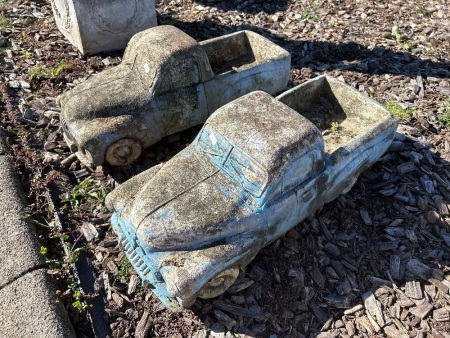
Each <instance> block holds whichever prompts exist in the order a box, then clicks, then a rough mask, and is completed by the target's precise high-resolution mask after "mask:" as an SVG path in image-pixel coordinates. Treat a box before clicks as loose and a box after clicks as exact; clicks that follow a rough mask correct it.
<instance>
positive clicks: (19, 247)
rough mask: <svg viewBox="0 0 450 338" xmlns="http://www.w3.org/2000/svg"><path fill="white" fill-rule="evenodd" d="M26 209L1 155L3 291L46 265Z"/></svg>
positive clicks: (0, 261) (0, 281)
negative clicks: (25, 212)
mask: <svg viewBox="0 0 450 338" xmlns="http://www.w3.org/2000/svg"><path fill="white" fill-rule="evenodd" d="M25 205H26V204H25V202H24V196H23V193H22V191H21V187H20V186H19V185H18V182H17V179H16V174H15V172H14V171H13V169H12V164H11V160H10V158H9V156H5V155H0V218H1V219H2V222H0V241H1V245H0V288H2V287H3V286H5V285H7V284H8V283H10V282H12V281H14V280H15V279H17V278H18V277H20V276H21V275H23V274H24V273H26V272H28V271H30V270H32V269H36V268H37V267H39V266H42V264H43V263H44V262H43V259H42V257H41V256H40V255H39V252H38V243H37V241H36V238H35V235H34V228H33V227H32V226H31V225H30V224H29V223H28V222H26V221H25V220H23V219H21V216H22V217H23V214H24V206H25Z"/></svg>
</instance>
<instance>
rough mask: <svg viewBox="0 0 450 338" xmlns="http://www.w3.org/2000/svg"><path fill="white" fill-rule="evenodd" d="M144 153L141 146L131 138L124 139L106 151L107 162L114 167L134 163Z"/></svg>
mask: <svg viewBox="0 0 450 338" xmlns="http://www.w3.org/2000/svg"><path fill="white" fill-rule="evenodd" d="M141 152H142V146H141V144H140V143H139V142H138V141H136V140H133V139H131V138H122V139H120V140H118V141H116V142H114V143H113V144H111V145H110V146H109V147H108V149H106V153H105V160H106V162H108V163H109V164H111V165H113V166H123V165H128V164H130V163H133V162H134V161H135V160H136V159H137V158H138V157H139V156H140V155H141Z"/></svg>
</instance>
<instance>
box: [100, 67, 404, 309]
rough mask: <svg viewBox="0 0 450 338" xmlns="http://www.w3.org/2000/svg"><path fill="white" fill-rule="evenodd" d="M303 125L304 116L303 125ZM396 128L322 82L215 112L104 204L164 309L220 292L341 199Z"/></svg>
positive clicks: (335, 85)
mask: <svg viewBox="0 0 450 338" xmlns="http://www.w3.org/2000/svg"><path fill="white" fill-rule="evenodd" d="M306 117H308V118H309V119H308V118H306ZM396 127H397V120H396V119H395V118H394V117H393V116H392V115H391V114H390V113H389V112H388V111H387V110H386V109H385V108H384V107H382V106H381V105H379V104H378V103H377V102H375V101H374V100H372V99H370V98H368V97H366V96H364V95H362V94H361V93H359V92H358V91H356V90H355V89H354V88H351V87H349V86H347V85H345V84H344V83H342V82H340V81H338V80H336V79H334V78H331V77H327V76H322V77H318V78H316V79H313V80H311V81H308V82H306V83H304V84H302V85H300V86H298V87H296V88H293V89H291V90H289V91H287V92H286V93H284V94H282V95H280V96H278V97H277V98H275V99H274V98H273V97H271V96H270V95H269V94H267V93H264V92H253V93H250V94H247V95H245V96H243V97H241V98H239V99H237V100H234V101H233V102H231V103H229V104H227V105H225V106H223V107H222V108H220V109H218V110H217V111H216V112H215V113H214V114H212V115H211V116H210V117H209V119H208V120H207V121H206V123H205V125H204V127H203V129H202V130H201V131H200V133H199V134H198V135H197V137H196V139H195V140H194V142H193V143H192V144H191V145H189V146H188V147H187V148H186V149H185V150H183V151H182V152H180V153H179V154H177V155H176V156H174V157H173V158H172V159H171V160H170V161H168V162H167V163H165V164H160V165H158V166H156V167H153V168H151V169H149V170H147V171H145V172H143V173H142V174H140V175H137V176H136V177H134V178H132V179H130V180H129V181H127V182H125V183H124V184H122V185H121V186H119V187H117V188H116V189H115V190H114V191H113V192H111V193H110V194H109V195H108V196H107V206H108V208H109V209H110V210H112V211H113V216H112V225H113V228H114V230H115V232H116V233H117V235H118V237H119V241H120V243H121V244H122V247H123V248H124V251H125V253H126V255H127V256H128V257H129V258H130V261H131V263H132V264H133V266H134V267H135V268H136V270H137V272H138V274H139V276H140V277H141V278H142V280H143V281H144V283H146V284H148V285H149V286H150V287H151V288H152V289H153V291H154V292H155V293H156V295H157V296H158V297H159V298H160V299H161V300H162V301H163V303H164V304H165V305H166V306H167V307H169V308H171V309H174V310H176V309H180V308H183V307H189V306H190V305H192V303H193V302H194V301H195V299H196V298H197V297H203V298H211V297H215V296H218V295H219V294H221V293H223V292H225V291H226V290H227V289H228V287H230V286H231V285H232V284H233V282H234V281H235V280H236V278H237V277H238V274H239V271H240V270H241V269H243V268H244V267H245V266H246V265H247V264H248V263H249V262H250V261H251V260H252V259H253V258H254V257H255V255H256V254H257V253H258V251H259V250H260V249H261V248H262V247H264V246H265V245H267V244H269V243H271V242H272V241H274V240H276V239H277V238H278V237H280V236H281V235H283V234H284V233H285V232H286V231H288V230H289V229H291V228H292V227H294V226H295V225H297V224H298V223H299V222H301V221H302V220H303V219H305V218H306V217H307V216H308V215H310V214H311V213H312V212H314V211H315V210H317V209H318V208H319V207H320V206H322V205H323V204H324V203H327V202H329V201H331V200H333V199H334V198H336V197H337V196H338V195H339V194H341V193H345V192H347V191H348V190H349V189H350V188H351V187H352V186H353V184H354V183H355V181H356V179H357V177H358V175H359V174H360V173H361V172H362V171H364V170H365V169H366V168H368V167H369V166H370V165H372V164H373V163H374V162H376V161H377V159H378V158H379V157H380V156H381V155H382V154H383V153H384V152H385V151H386V149H387V148H388V146H389V144H390V143H391V141H392V139H393V136H394V133H395V130H396Z"/></svg>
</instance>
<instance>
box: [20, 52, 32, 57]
mask: <svg viewBox="0 0 450 338" xmlns="http://www.w3.org/2000/svg"><path fill="white" fill-rule="evenodd" d="M20 55H22V56H23V57H24V58H25V59H29V58H30V57H32V56H33V52H30V51H29V50H23V51H20Z"/></svg>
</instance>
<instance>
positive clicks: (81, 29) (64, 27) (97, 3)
mask: <svg viewBox="0 0 450 338" xmlns="http://www.w3.org/2000/svg"><path fill="white" fill-rule="evenodd" d="M51 3H52V8H53V15H54V17H55V21H56V25H57V26H58V29H59V30H60V31H61V33H63V35H64V36H65V37H66V38H67V39H68V40H69V41H70V43H72V44H73V45H74V46H75V47H77V48H78V49H79V50H80V52H81V53H82V54H95V53H99V52H104V51H108V50H115V49H123V48H125V47H126V45H127V43H128V41H129V40H130V38H131V37H132V36H133V35H134V34H136V33H138V32H140V31H142V30H144V29H147V28H150V27H154V26H156V25H157V22H156V10H155V1H154V0H51Z"/></svg>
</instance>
